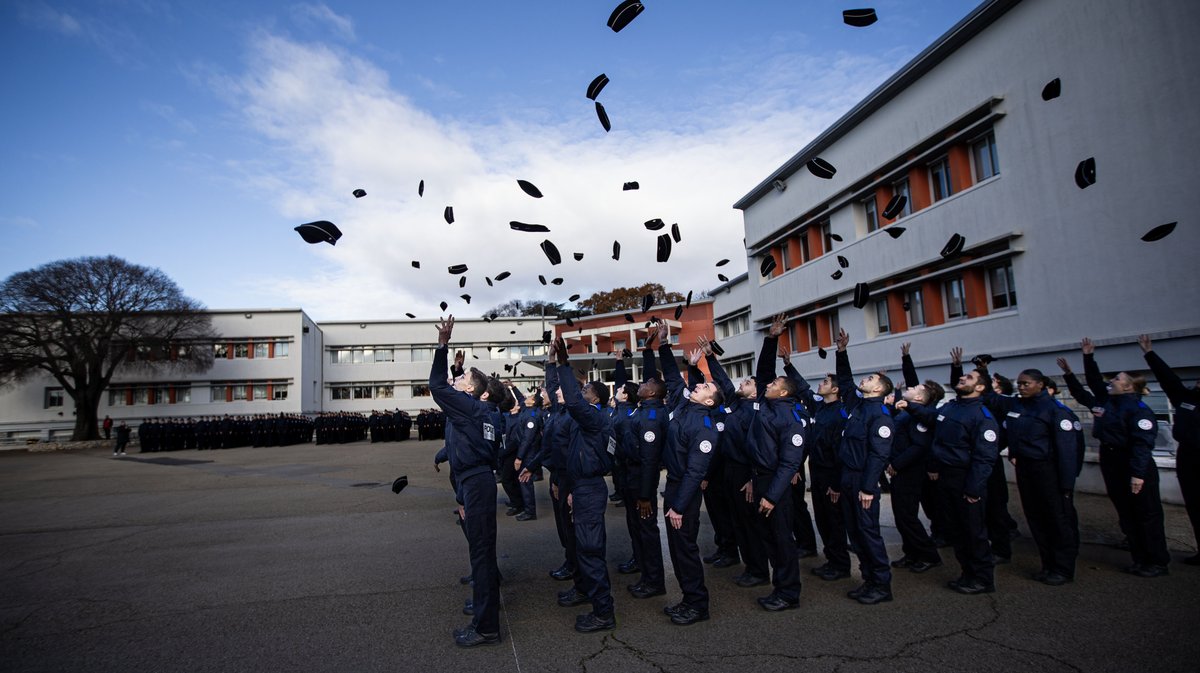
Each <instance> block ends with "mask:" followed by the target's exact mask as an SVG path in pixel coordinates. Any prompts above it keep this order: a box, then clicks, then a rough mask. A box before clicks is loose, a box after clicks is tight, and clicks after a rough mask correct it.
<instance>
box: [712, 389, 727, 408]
mask: <svg viewBox="0 0 1200 673" xmlns="http://www.w3.org/2000/svg"><path fill="white" fill-rule="evenodd" d="M712 399H713V405H714V406H718V407H719V406H722V405H724V404H725V393H724V392H722V391H721V388H720V386H713V395H712Z"/></svg>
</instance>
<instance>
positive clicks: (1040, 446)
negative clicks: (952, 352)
mask: <svg viewBox="0 0 1200 673" xmlns="http://www.w3.org/2000/svg"><path fill="white" fill-rule="evenodd" d="M985 371H986V370H985ZM1045 381H1046V377H1045V375H1043V374H1042V372H1041V370H1038V369H1026V370H1024V371H1022V372H1021V374H1020V375H1019V376H1017V385H1016V387H1017V392H1018V396H1017V397H1015V398H1013V397H1008V396H1005V395H1001V394H997V393H995V392H986V393H984V395H983V403H984V404H986V405H987V406H988V408H989V409H991V410H992V411H993V412H994V413H995V414H996V415H997V416H998V417H999V418H1003V419H1004V425H1005V429H1006V430H1007V435H1008V453H1009V460H1010V461H1011V462H1012V463H1013V466H1014V467H1015V468H1016V471H1017V492H1018V493H1019V494H1020V496H1021V508H1022V509H1024V510H1025V520H1026V521H1027V522H1028V524H1029V532H1030V533H1031V534H1032V535H1033V541H1034V543H1036V544H1037V547H1038V553H1039V554H1040V556H1041V559H1042V569H1041V571H1039V572H1038V573H1036V574H1035V575H1034V576H1033V577H1034V579H1036V580H1038V581H1039V582H1042V583H1043V584H1048V585H1050V586H1061V585H1063V584H1066V583H1067V582H1071V581H1073V580H1074V579H1075V559H1076V558H1077V557H1078V556H1079V535H1078V529H1079V520H1078V518H1077V516H1076V513H1075V503H1074V493H1075V478H1076V477H1077V476H1078V475H1079V458H1080V457H1079V449H1080V446H1081V441H1080V439H1081V434H1080V427H1081V426H1080V425H1079V421H1078V420H1076V419H1075V418H1074V416H1075V415H1074V414H1073V413H1071V411H1070V410H1069V409H1067V407H1066V405H1064V404H1063V403H1062V402H1059V401H1057V400H1054V399H1052V398H1051V397H1050V396H1049V395H1048V394H1046V383H1045Z"/></svg>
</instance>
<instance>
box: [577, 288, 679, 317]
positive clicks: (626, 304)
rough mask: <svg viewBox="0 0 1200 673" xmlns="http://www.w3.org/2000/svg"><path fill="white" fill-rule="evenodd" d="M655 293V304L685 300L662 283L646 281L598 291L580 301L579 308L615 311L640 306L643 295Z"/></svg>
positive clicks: (605, 311) (595, 310) (603, 311)
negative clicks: (642, 283)
mask: <svg viewBox="0 0 1200 673" xmlns="http://www.w3.org/2000/svg"><path fill="white" fill-rule="evenodd" d="M648 294H649V295H654V304H655V305H658V304H670V303H674V302H679V301H683V300H684V296H683V295H682V294H680V293H678V292H668V291H667V290H666V288H664V287H663V286H662V284H661V283H646V284H644V285H641V286H639V287H618V288H614V289H612V290H609V291H607V292H597V293H595V294H593V295H592V296H590V297H588V298H587V299H582V300H580V301H579V308H580V309H582V310H584V311H586V312H588V313H615V312H617V311H631V310H633V309H635V308H640V307H641V305H642V297H645V296H646V295H648Z"/></svg>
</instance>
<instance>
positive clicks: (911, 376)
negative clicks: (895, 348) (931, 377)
mask: <svg viewBox="0 0 1200 673" xmlns="http://www.w3.org/2000/svg"><path fill="white" fill-rule="evenodd" d="M900 371H902V372H904V385H905V386H907V387H909V388H912V387H913V386H919V385H921V377H919V376H917V367H916V365H914V364H913V361H912V356H911V355H909V354H908V353H905V354H904V355H903V356H901V358H900Z"/></svg>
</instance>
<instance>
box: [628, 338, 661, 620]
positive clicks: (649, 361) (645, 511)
mask: <svg viewBox="0 0 1200 673" xmlns="http://www.w3.org/2000/svg"><path fill="white" fill-rule="evenodd" d="M656 334H657V333H656V332H651V334H650V335H649V336H648V337H647V338H646V347H645V349H644V350H643V351H642V363H643V365H642V372H643V376H644V377H645V379H646V380H645V381H643V382H642V383H641V385H638V386H636V387H634V386H633V384H630V383H626V384H625V385H624V386H622V395H624V396H625V397H626V399H627V400H628V394H629V390H628V388H635V390H634V391H633V395H634V398H633V400H631V401H633V402H636V405H637V406H636V407H630V408H628V411H627V412H626V415H625V416H624V417H623V418H622V419H621V421H620V423H619V428H620V429H621V430H623V431H624V437H623V440H622V438H619V439H618V444H622V445H624V454H625V460H624V463H625V469H626V473H625V479H624V481H623V483H624V487H625V522H626V525H627V527H628V528H629V537H630V540H631V544H632V546H633V552H634V554H633V555H634V558H633V564H632V566H633V568H632V569H630V566H624V567H621V568H619V569H618V570H619V571H620V572H622V573H625V572H627V570H628V572H641V578H640V579H639V580H638V581H637V582H636V583H635V584H633V585H631V586H630V587H629V593H630V594H631V595H632V596H633V597H634V598H651V597H653V596H661V595H663V594H665V593H667V589H666V580H665V577H664V575H665V573H664V570H663V558H662V542H661V540H662V538H661V537H660V534H659V531H658V482H659V473H660V471H661V470H662V467H661V466H662V460H663V447H664V446H665V445H666V443H667V418H668V415H669V412H670V410H669V409H668V408H667V407H666V405H665V404H664V400H665V398H666V396H667V387H666V386H665V385H663V382H662V381H660V380H659V379H658V368H657V366H656V364H655V358H654V350H653V344H654V340H655V337H656ZM618 365H619V367H620V369H621V370H622V371H621V375H622V376H621V377H622V378H624V371H623V370H624V362H622V361H618ZM628 404H629V402H626V405H628ZM618 408H620V405H618ZM623 565H624V564H623Z"/></svg>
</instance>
